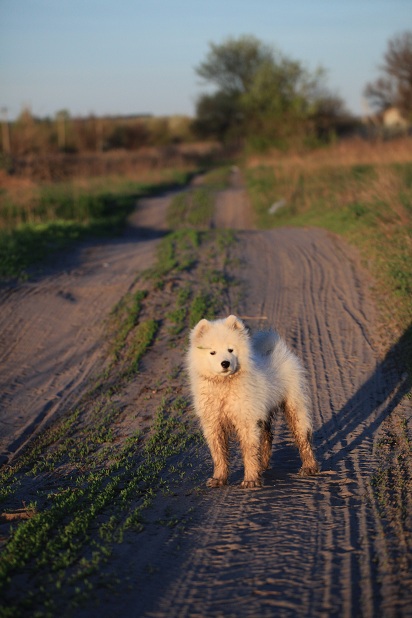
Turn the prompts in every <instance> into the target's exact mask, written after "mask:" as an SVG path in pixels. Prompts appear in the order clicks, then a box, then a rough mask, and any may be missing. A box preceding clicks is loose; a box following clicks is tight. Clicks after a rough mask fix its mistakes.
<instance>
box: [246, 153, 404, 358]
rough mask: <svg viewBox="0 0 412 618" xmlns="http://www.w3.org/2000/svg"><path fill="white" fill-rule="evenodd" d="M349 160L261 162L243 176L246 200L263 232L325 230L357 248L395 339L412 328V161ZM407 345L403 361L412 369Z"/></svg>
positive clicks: (331, 158)
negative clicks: (304, 228) (282, 228)
mask: <svg viewBox="0 0 412 618" xmlns="http://www.w3.org/2000/svg"><path fill="white" fill-rule="evenodd" d="M395 152H396V151H395ZM362 154H363V153H362ZM382 157H383V155H382ZM348 158H349V161H350V163H349V164H344V162H343V161H342V160H340V162H339V163H338V164H336V165H334V163H333V151H331V152H330V156H329V161H328V162H326V160H325V158H322V159H321V160H320V162H319V164H316V162H315V161H313V160H311V159H310V158H308V159H307V160H302V159H300V160H295V161H294V163H293V164H292V163H291V161H290V160H288V159H285V160H278V161H276V162H275V163H272V162H271V164H264V161H263V160H261V161H260V162H259V165H252V166H250V167H249V168H248V169H247V172H246V181H247V187H248V192H249V195H250V197H251V200H252V203H253V206H254V209H255V212H256V214H257V221H258V225H259V226H260V227H263V228H271V227H280V226H285V225H298V226H317V227H323V228H326V229H328V230H330V231H332V232H335V233H337V234H340V235H342V236H343V237H344V238H346V239H347V240H348V241H349V242H350V243H351V244H353V245H355V246H356V247H358V248H359V250H360V252H361V255H362V258H363V261H364V264H365V266H366V267H367V269H368V270H369V271H370V272H371V273H372V275H373V278H374V281H375V295H376V298H377V301H378V304H379V306H380V309H381V311H382V316H383V320H384V323H385V325H386V329H387V330H388V327H389V330H391V332H392V336H393V337H400V336H401V335H402V334H403V333H404V332H405V331H407V329H408V326H409V325H410V323H411V322H412V301H411V299H412V161H410V162H408V161H403V160H402V162H393V161H391V160H390V159H389V160H388V159H383V158H382V159H381V160H380V161H379V160H377V161H376V160H375V161H374V162H373V163H366V162H365V157H364V156H362V161H363V162H362V163H358V164H357V163H356V157H355V154H354V153H351V156H349V157H348ZM394 159H395V161H396V157H394ZM411 159H412V157H411ZM268 163H269V161H268ZM282 202H283V203H284V205H282V206H280V207H279V209H278V210H277V211H276V212H275V213H274V214H271V213H270V212H269V209H270V207H271V206H272V205H273V204H276V203H278V204H279V203H280V204H282ZM392 342H393V341H392ZM387 343H391V341H387ZM411 345H412V342H409V344H408V343H407V344H406V354H407V357H408V364H409V366H410V367H411V368H412V352H411Z"/></svg>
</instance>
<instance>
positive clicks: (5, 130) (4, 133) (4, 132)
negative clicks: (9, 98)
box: [1, 107, 11, 154]
mask: <svg viewBox="0 0 412 618" xmlns="http://www.w3.org/2000/svg"><path fill="white" fill-rule="evenodd" d="M7 111H8V110H7V107H2V108H1V115H2V117H3V120H2V123H1V137H2V143H3V152H4V153H5V154H10V153H11V146H10V130H9V121H8V119H7Z"/></svg>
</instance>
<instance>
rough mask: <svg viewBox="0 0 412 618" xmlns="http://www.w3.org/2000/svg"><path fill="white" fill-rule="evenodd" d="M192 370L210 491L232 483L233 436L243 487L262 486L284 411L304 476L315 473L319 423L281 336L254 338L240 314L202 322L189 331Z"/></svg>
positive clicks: (262, 334)
mask: <svg viewBox="0 0 412 618" xmlns="http://www.w3.org/2000/svg"><path fill="white" fill-rule="evenodd" d="M187 369H188V373H189V379H190V386H191V390H192V395H193V401H194V406H195V410H196V413H197V415H198V416H199V419H200V422H201V426H202V430H203V433H204V436H205V438H206V441H207V443H208V446H209V449H210V452H211V455H212V458H213V463H214V472H213V476H212V478H210V479H208V481H207V485H208V486H209V487H218V486H221V485H225V484H226V483H227V479H228V474H229V446H228V438H229V436H230V434H231V433H235V434H236V436H237V438H238V440H239V442H240V447H241V450H242V455H243V462H244V469H245V470H244V480H243V482H242V484H241V486H242V487H259V486H261V484H262V482H261V473H262V471H263V470H265V469H266V468H267V467H268V466H269V460H270V456H271V451H272V433H271V420H272V417H273V415H274V413H275V412H276V411H277V410H278V409H282V410H283V411H284V413H285V416H286V419H287V421H288V424H289V427H290V429H291V430H292V433H293V436H294V438H295V441H296V444H297V446H298V449H299V453H300V456H301V459H302V464H303V465H302V468H301V470H300V474H303V475H306V474H315V473H316V472H318V465H317V462H316V459H315V456H314V453H313V450H312V444H311V438H312V420H311V415H310V405H309V404H310V402H309V396H308V389H307V385H306V380H305V377H304V370H303V367H302V365H301V363H300V361H299V360H298V358H297V357H296V356H295V355H294V354H293V353H292V352H291V351H290V350H289V349H288V347H287V346H286V344H285V342H284V341H283V340H282V339H281V338H280V336H279V335H278V334H277V333H275V332H273V331H269V332H259V333H257V334H256V335H255V336H254V337H253V338H251V337H250V336H249V333H248V329H247V328H246V327H245V325H244V324H243V322H242V321H241V320H240V319H239V318H237V317H236V316H234V315H230V316H229V317H228V318H226V319H223V320H215V321H211V322H209V321H208V320H205V319H203V320H200V322H199V323H198V324H197V325H196V326H195V327H194V328H193V330H192V331H191V333H190V347H189V351H188V354H187Z"/></svg>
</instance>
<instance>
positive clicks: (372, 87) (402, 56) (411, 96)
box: [365, 31, 412, 116]
mask: <svg viewBox="0 0 412 618" xmlns="http://www.w3.org/2000/svg"><path fill="white" fill-rule="evenodd" d="M380 71H381V76H380V77H378V79H376V80H375V81H374V82H370V83H368V84H367V85H366V88H365V96H366V98H367V99H368V100H369V102H370V104H371V105H372V107H374V108H375V109H377V110H380V111H383V110H385V109H387V108H388V107H392V106H393V107H398V108H399V109H400V110H401V111H403V112H404V113H405V114H406V115H409V116H412V31H406V32H404V33H402V34H399V35H397V36H394V37H393V38H392V39H390V40H389V41H388V46H387V49H386V52H385V54H384V62H383V64H382V65H381V66H380Z"/></svg>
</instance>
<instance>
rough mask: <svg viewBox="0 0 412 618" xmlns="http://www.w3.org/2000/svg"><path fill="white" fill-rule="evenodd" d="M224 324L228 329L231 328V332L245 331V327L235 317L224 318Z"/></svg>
mask: <svg viewBox="0 0 412 618" xmlns="http://www.w3.org/2000/svg"><path fill="white" fill-rule="evenodd" d="M225 324H226V326H228V327H229V328H233V330H246V327H245V325H244V324H243V322H242V320H241V319H240V318H238V317H236V316H235V315H230V316H229V317H228V318H226V320H225Z"/></svg>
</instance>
